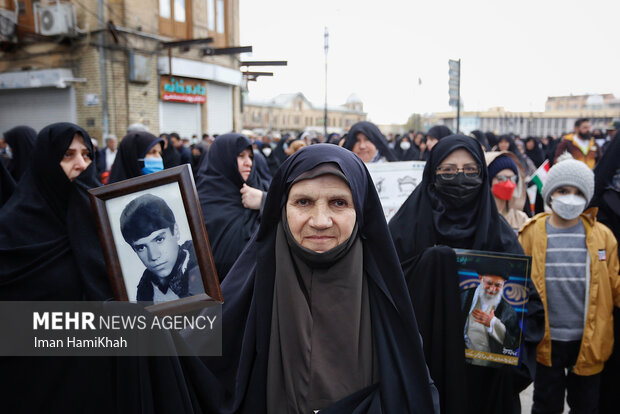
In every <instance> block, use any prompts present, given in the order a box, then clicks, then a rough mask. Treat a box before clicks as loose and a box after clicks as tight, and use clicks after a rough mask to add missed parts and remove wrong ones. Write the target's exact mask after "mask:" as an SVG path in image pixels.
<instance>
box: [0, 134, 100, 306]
mask: <svg viewBox="0 0 620 414" xmlns="http://www.w3.org/2000/svg"><path fill="white" fill-rule="evenodd" d="M75 134H79V135H81V136H82V137H83V140H84V145H86V147H87V148H88V150H89V151H90V152H91V154H93V147H92V143H91V141H90V137H89V136H88V134H87V133H86V131H84V130H83V129H82V128H80V127H79V126H77V125H74V124H70V123H57V124H52V125H49V126H47V127H45V128H44V129H42V130H41V132H40V133H39V136H38V138H37V144H36V147H35V149H34V152H33V158H32V163H31V164H30V167H29V169H28V170H27V172H26V173H25V174H24V176H23V178H22V181H21V182H20V184H19V186H18V187H17V189H16V191H15V193H14V194H13V196H12V197H11V199H10V200H9V202H8V203H7V204H6V205H5V206H4V207H3V209H2V214H1V215H0V286H1V288H0V292H2V293H1V296H0V297H1V298H2V299H3V300H9V299H12V300H25V299H30V300H82V299H90V300H97V299H98V300H103V299H108V298H110V297H111V296H112V294H111V290H110V287H109V285H108V278H107V275H106V271H105V262H104V259H103V255H102V253H101V246H100V245H99V239H98V237H97V232H96V229H95V225H94V218H93V216H92V210H91V208H90V202H89V200H88V196H87V194H86V189H88V188H92V187H96V186H98V185H99V183H98V181H97V180H96V178H95V177H96V176H95V174H96V171H95V170H96V167H95V163H94V162H92V163H91V164H90V165H89V166H88V168H87V169H86V170H84V171H83V172H82V174H80V175H79V177H78V178H76V179H75V180H74V181H69V179H68V178H67V176H66V175H65V173H64V171H63V170H62V168H61V167H60V161H61V160H62V157H63V155H64V153H65V151H66V150H67V148H68V147H69V145H70V144H71V141H72V140H73V137H74V135H75Z"/></svg>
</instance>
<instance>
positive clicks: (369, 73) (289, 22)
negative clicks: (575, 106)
mask: <svg viewBox="0 0 620 414" xmlns="http://www.w3.org/2000/svg"><path fill="white" fill-rule="evenodd" d="M370 4H372V6H371V5H370ZM240 8H241V11H240V18H241V23H240V25H241V45H242V46H246V45H251V46H253V53H252V54H245V55H242V58H243V59H254V60H288V66H287V67H274V68H273V72H275V75H274V77H273V78H268V77H261V78H259V80H258V81H257V82H251V83H250V85H249V91H250V96H251V97H254V98H258V99H268V98H272V97H274V96H276V95H278V94H280V93H289V92H297V91H299V92H302V93H303V94H304V95H305V96H306V97H307V98H308V99H309V100H310V101H312V102H314V103H316V104H322V102H323V101H324V84H325V83H324V82H325V77H324V76H325V75H324V73H325V69H324V68H325V66H324V61H325V58H324V51H323V32H324V28H325V26H327V27H328V30H329V54H328V69H329V72H328V81H327V83H328V85H327V89H328V101H329V103H330V105H332V104H342V103H344V102H345V101H346V99H347V97H348V96H349V95H350V94H351V93H356V94H357V95H359V96H360V98H361V99H362V101H363V102H364V110H365V111H366V112H368V116H369V118H370V120H372V121H374V122H377V123H404V122H405V121H406V120H407V117H408V116H409V115H410V114H411V113H413V112H417V113H427V112H437V111H448V110H450V108H449V106H448V59H459V58H460V59H462V75H461V96H462V99H463V102H464V105H465V110H486V109H488V108H490V107H493V106H503V107H505V108H506V109H507V110H510V111H542V110H544V104H545V100H546V98H547V96H554V95H568V94H571V93H572V94H584V93H613V94H615V95H616V97H620V1H618V0H590V1H588V2H585V1H583V0H579V1H577V0H520V1H510V2H508V1H502V0H473V1H472V0H469V1H464V0H449V1H447V0H444V1H442V0H432V1H423V2H420V1H405V0H380V1H372V2H370V1H364V0H314V1H307V0H306V1H298V0H261V1H257V0H240ZM253 69H254V70H271V68H269V69H267V68H258V67H255V68H253ZM418 79H421V80H422V85H421V86H419V85H418Z"/></svg>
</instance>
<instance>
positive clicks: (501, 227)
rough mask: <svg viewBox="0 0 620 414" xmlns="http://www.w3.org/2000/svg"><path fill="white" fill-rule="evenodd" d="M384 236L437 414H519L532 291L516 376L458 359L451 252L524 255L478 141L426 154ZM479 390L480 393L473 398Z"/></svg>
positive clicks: (536, 304) (536, 324) (527, 373)
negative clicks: (394, 256)
mask: <svg viewBox="0 0 620 414" xmlns="http://www.w3.org/2000/svg"><path fill="white" fill-rule="evenodd" d="M389 228H390V231H391V234H392V238H393V240H394V244H395V246H396V251H397V252H398V256H399V258H400V262H401V264H402V267H403V271H404V274H405V278H406V280H407V284H408V286H409V291H410V294H411V297H412V302H413V305H414V309H415V311H416V314H417V315H418V319H419V324H420V332H421V334H422V337H423V339H424V349H425V354H426V360H427V362H428V365H429V369H430V372H431V376H432V377H433V379H434V380H435V381H436V384H437V388H438V390H439V394H440V397H441V409H442V413H513V412H514V413H517V412H519V413H520V412H521V411H520V405H519V392H520V391H521V390H522V389H524V388H525V387H526V386H527V385H528V384H529V383H530V382H531V380H532V378H533V377H532V375H533V372H532V370H531V368H533V367H534V366H535V360H534V357H535V349H536V344H537V343H538V342H539V341H540V339H541V338H542V323H543V319H542V318H543V314H542V312H543V310H542V305H541V304H540V298H539V297H538V294H537V292H536V289H535V288H534V286H533V284H531V283H530V286H529V288H530V300H529V304H528V317H527V330H526V335H525V337H524V341H525V346H524V348H523V350H522V351H523V354H522V357H521V358H522V359H521V365H520V366H519V368H516V367H515V368H512V367H508V366H505V367H502V368H489V367H480V366H474V365H470V364H466V363H465V358H464V340H463V326H464V320H463V319H462V315H460V314H461V303H460V299H459V286H458V278H457V272H456V256H455V253H454V251H453V250H452V249H451V248H465V249H475V250H486V251H495V252H508V253H520V254H523V250H522V249H521V246H520V245H519V242H518V240H517V237H516V235H515V233H514V231H513V230H512V229H511V228H510V226H509V225H508V223H507V222H506V221H505V220H504V219H503V218H502V217H501V216H500V215H499V214H498V211H497V207H496V206H495V202H494V200H493V197H492V194H491V186H490V185H489V177H488V173H487V169H486V168H485V161H484V153H483V151H482V148H481V146H480V144H479V143H478V141H476V140H475V139H473V138H471V137H467V136H463V135H452V136H448V137H445V138H443V139H441V141H439V142H438V143H437V144H436V145H435V147H434V148H433V150H432V151H431V153H430V157H429V160H428V162H427V163H426V167H425V169H424V175H423V180H422V182H421V183H420V184H419V185H418V186H417V187H416V189H415V190H414V192H413V193H412V194H411V195H410V196H409V198H408V199H407V201H405V203H404V204H403V205H402V207H401V208H400V210H399V211H398V212H397V213H396V215H395V216H394V217H393V218H392V220H391V221H390V224H389ZM435 246H440V247H435ZM446 246H447V247H446ZM480 386H483V387H484V392H478V391H479V390H480V388H479V387H480ZM467 387H476V388H474V389H468V388H467Z"/></svg>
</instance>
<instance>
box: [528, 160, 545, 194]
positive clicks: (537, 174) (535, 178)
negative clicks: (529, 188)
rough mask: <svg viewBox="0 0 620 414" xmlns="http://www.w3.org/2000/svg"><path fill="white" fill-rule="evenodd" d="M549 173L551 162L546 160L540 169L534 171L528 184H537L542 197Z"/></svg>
mask: <svg viewBox="0 0 620 414" xmlns="http://www.w3.org/2000/svg"><path fill="white" fill-rule="evenodd" d="M548 173H549V160H545V162H543V163H542V164H541V165H540V167H538V169H537V170H536V171H534V174H532V175H531V176H530V178H529V180H528V182H531V183H533V184H536V187H537V188H538V192H539V193H540V194H541V195H542V188H543V184H544V183H545V180H546V179H547V174H548Z"/></svg>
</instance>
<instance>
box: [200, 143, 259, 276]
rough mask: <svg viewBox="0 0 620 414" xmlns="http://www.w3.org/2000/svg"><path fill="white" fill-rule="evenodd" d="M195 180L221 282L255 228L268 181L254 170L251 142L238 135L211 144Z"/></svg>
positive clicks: (255, 168)
mask: <svg viewBox="0 0 620 414" xmlns="http://www.w3.org/2000/svg"><path fill="white" fill-rule="evenodd" d="M205 163H206V165H205ZM196 181H197V183H196V188H197V190H198V198H199V199H200V205H201V207H202V215H203V218H204V221H205V225H206V227H207V235H208V236H209V242H210V243H211V250H212V251H213V258H214V260H215V267H216V268H217V273H218V276H219V278H220V281H221V280H223V279H224V278H225V277H226V274H227V273H228V271H229V270H230V268H231V267H232V265H233V263H235V260H237V258H238V257H239V255H240V254H241V252H242V251H243V248H244V247H245V245H246V244H247V242H248V241H249V240H250V237H251V236H252V233H254V231H255V230H256V229H257V228H258V224H259V222H260V214H261V210H262V208H261V207H262V205H263V195H264V193H263V191H266V190H267V187H268V181H267V180H265V179H264V178H263V177H261V176H260V174H259V172H258V170H257V167H256V163H255V162H254V152H253V151H252V141H250V140H249V139H248V138H247V137H245V136H244V135H241V134H225V135H220V136H218V137H217V138H216V139H215V141H213V144H211V147H210V148H209V152H208V153H207V158H206V160H205V161H204V162H203V165H202V166H201V168H200V170H199V174H198V177H197V179H196Z"/></svg>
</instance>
